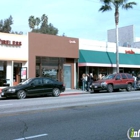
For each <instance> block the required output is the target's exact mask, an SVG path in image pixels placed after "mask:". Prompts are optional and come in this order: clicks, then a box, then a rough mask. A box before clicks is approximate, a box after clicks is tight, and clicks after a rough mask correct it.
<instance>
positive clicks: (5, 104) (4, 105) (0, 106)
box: [0, 104, 13, 107]
mask: <svg viewBox="0 0 140 140" xmlns="http://www.w3.org/2000/svg"><path fill="white" fill-rule="evenodd" d="M10 105H13V104H4V105H0V107H1V106H10Z"/></svg>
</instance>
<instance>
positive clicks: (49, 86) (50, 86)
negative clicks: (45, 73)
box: [43, 78, 55, 93]
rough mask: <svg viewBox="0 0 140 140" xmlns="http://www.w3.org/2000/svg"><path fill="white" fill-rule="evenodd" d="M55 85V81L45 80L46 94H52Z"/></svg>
mask: <svg viewBox="0 0 140 140" xmlns="http://www.w3.org/2000/svg"><path fill="white" fill-rule="evenodd" d="M54 85H55V83H54V81H53V80H51V79H48V78H43V89H44V92H45V93H47V92H49V93H50V92H52V90H53V88H54Z"/></svg>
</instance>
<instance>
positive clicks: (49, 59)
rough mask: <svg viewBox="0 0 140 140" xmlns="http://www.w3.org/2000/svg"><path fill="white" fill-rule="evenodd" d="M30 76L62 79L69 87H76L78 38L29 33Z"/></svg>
mask: <svg viewBox="0 0 140 140" xmlns="http://www.w3.org/2000/svg"><path fill="white" fill-rule="evenodd" d="M28 40H29V54H28V57H29V60H28V69H29V77H37V76H45V77H50V78H53V79H58V80H59V81H62V82H63V83H64V85H65V86H66V88H67V89H69V88H76V79H77V77H76V75H77V74H76V73H77V71H76V64H77V62H78V57H79V41H78V39H77V38H69V37H63V36H54V35H46V34H39V33H28Z"/></svg>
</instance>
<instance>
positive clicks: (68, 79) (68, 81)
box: [63, 64, 71, 89]
mask: <svg viewBox="0 0 140 140" xmlns="http://www.w3.org/2000/svg"><path fill="white" fill-rule="evenodd" d="M63 74H64V84H65V87H66V89H71V65H68V64H65V65H64V73H63Z"/></svg>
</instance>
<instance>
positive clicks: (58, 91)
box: [53, 88, 60, 97]
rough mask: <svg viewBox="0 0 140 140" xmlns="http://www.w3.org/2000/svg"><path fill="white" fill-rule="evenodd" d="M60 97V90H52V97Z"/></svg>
mask: <svg viewBox="0 0 140 140" xmlns="http://www.w3.org/2000/svg"><path fill="white" fill-rule="evenodd" d="M59 95H60V90H59V89H58V88H54V89H53V96H55V97H58V96H59Z"/></svg>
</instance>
